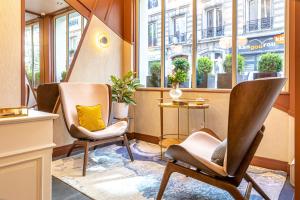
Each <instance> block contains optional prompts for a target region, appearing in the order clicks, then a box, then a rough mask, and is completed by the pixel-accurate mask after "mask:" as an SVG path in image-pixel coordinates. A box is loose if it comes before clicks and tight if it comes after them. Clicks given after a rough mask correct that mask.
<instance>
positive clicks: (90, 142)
mask: <svg viewBox="0 0 300 200" xmlns="http://www.w3.org/2000/svg"><path fill="white" fill-rule="evenodd" d="M59 90H60V98H61V105H62V110H63V113H64V119H65V123H66V126H67V128H68V131H69V133H70V134H71V136H72V137H74V138H76V139H77V140H75V141H74V143H73V145H72V147H71V148H70V150H69V152H68V154H67V156H70V154H71V152H72V150H73V149H74V148H76V147H84V162H83V176H85V174H86V167H87V162H88V152H89V148H90V147H96V146H97V145H100V144H104V143H110V142H117V141H123V142H124V144H125V146H126V148H127V151H128V153H129V156H130V159H131V161H133V156H132V153H131V150H130V147H129V144H128V140H127V136H126V130H127V126H128V123H127V122H126V121H120V122H117V123H115V124H112V125H109V119H110V113H111V106H112V104H111V87H110V86H109V85H106V84H91V83H61V84H60V85H59ZM97 104H101V107H102V117H103V120H104V122H105V124H106V126H107V127H106V128H105V129H104V130H100V131H94V132H91V131H89V130H87V129H85V128H84V127H81V126H79V125H78V118H77V111H76V105H86V106H91V105H97Z"/></svg>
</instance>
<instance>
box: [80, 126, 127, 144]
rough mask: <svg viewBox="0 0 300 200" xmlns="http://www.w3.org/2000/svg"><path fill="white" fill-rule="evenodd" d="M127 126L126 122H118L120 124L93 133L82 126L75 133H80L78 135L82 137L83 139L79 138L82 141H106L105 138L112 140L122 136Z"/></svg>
mask: <svg viewBox="0 0 300 200" xmlns="http://www.w3.org/2000/svg"><path fill="white" fill-rule="evenodd" d="M127 125H128V124H127V122H126V121H120V122H117V123H115V124H112V125H110V126H107V127H106V128H105V129H103V130H100V131H94V132H91V131H89V130H87V129H86V128H84V127H82V126H78V127H77V131H79V132H80V135H82V136H84V137H81V138H83V139H95V140H98V139H106V138H112V137H117V136H121V135H123V134H124V133H125V132H126V129H127ZM76 134H78V133H76ZM78 135H79V134H78Z"/></svg>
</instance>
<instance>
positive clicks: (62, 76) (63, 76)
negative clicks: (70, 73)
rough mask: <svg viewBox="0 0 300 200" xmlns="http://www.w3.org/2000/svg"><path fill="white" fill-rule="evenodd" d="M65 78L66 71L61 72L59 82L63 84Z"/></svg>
mask: <svg viewBox="0 0 300 200" xmlns="http://www.w3.org/2000/svg"><path fill="white" fill-rule="evenodd" d="M66 76H67V71H66V70H64V71H62V72H61V80H60V82H63V81H64V80H65V78H66Z"/></svg>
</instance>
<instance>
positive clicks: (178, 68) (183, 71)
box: [168, 57, 190, 88]
mask: <svg viewBox="0 0 300 200" xmlns="http://www.w3.org/2000/svg"><path fill="white" fill-rule="evenodd" d="M172 64H173V66H174V69H173V72H172V74H173V73H175V74H176V73H177V72H178V74H177V77H178V78H179V79H180V81H179V82H177V83H178V84H179V86H180V87H185V88H187V87H189V85H188V84H189V83H188V73H189V70H190V63H189V62H188V60H187V58H184V57H177V58H175V59H174V60H173V62H172ZM177 81H178V80H177ZM168 83H170V84H172V82H171V80H169V76H168ZM172 87H173V86H172Z"/></svg>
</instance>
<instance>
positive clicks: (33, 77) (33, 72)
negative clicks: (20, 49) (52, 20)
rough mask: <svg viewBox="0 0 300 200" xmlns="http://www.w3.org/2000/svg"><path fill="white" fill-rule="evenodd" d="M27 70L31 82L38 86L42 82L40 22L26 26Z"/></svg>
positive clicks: (33, 85)
mask: <svg viewBox="0 0 300 200" xmlns="http://www.w3.org/2000/svg"><path fill="white" fill-rule="evenodd" d="M25 71H26V74H27V77H28V81H29V83H30V84H31V85H32V87H34V88H36V87H37V86H38V85H39V84H40V27H39V24H38V23H35V24H30V25H27V26H26V28H25Z"/></svg>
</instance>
